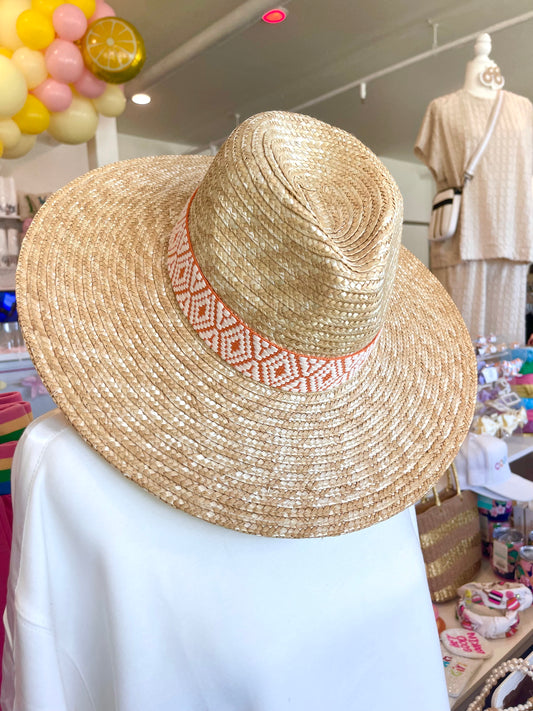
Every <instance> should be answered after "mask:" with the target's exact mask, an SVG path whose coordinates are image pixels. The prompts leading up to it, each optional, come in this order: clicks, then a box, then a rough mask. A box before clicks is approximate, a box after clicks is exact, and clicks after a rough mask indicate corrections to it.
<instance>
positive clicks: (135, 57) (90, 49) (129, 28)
mask: <svg viewBox="0 0 533 711" xmlns="http://www.w3.org/2000/svg"><path fill="white" fill-rule="evenodd" d="M81 51H82V54H83V60H84V62H85V66H86V67H87V68H88V69H90V71H91V72H92V73H93V74H94V75H95V76H97V77H98V78H99V79H103V80H104V81H106V82H109V83H111V84H122V83H123V82H125V81H130V80H131V79H133V77H135V76H137V74H138V73H139V72H140V71H141V68H142V66H143V64H144V60H145V59H146V52H145V49H144V42H143V38H142V37H141V35H140V34H139V33H138V31H137V30H136V28H135V27H134V26H133V25H132V24H131V23H130V22H126V20H123V19H122V18H120V17H105V18H102V19H100V20H96V22H93V23H92V24H91V25H89V29H88V30H87V32H86V33H85V35H84V36H83V39H82V41H81Z"/></svg>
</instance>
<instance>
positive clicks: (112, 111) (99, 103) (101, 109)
mask: <svg viewBox="0 0 533 711" xmlns="http://www.w3.org/2000/svg"><path fill="white" fill-rule="evenodd" d="M92 102H93V104H94V108H95V109H96V110H97V111H98V113H99V114H102V116H120V114H121V113H122V112H123V111H124V109H125V108H126V97H125V96H124V94H123V92H122V89H121V88H120V87H119V86H117V85H116V84H108V85H107V86H106V88H105V90H104V93H103V94H100V96H99V97H98V98H97V99H93V100H92Z"/></svg>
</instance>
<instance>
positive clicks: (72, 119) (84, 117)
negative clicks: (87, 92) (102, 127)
mask: <svg viewBox="0 0 533 711" xmlns="http://www.w3.org/2000/svg"><path fill="white" fill-rule="evenodd" d="M97 128H98V114H97V113H96V110H95V108H94V106H93V105H92V103H91V100H90V99H86V98H85V97H83V96H79V95H78V94H74V96H73V98H72V103H71V105H70V106H69V107H68V109H66V110H65V111H60V112H58V113H51V114H50V125H49V126H48V133H49V134H50V135H51V136H53V137H54V138H55V139H56V141H60V142H61V143H69V144H71V145H73V144H77V143H85V142H86V141H90V140H91V138H93V136H94V134H95V133H96V129H97Z"/></svg>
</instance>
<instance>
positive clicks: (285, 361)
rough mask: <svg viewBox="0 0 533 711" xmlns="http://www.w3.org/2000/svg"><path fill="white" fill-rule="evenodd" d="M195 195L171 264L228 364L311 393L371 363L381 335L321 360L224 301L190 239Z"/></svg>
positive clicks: (185, 298) (197, 326)
mask: <svg viewBox="0 0 533 711" xmlns="http://www.w3.org/2000/svg"><path fill="white" fill-rule="evenodd" d="M193 198H194V195H193V196H192V197H191V198H190V200H189V202H188V203H187V205H186V207H185V208H184V210H183V212H182V214H181V216H180V219H179V220H178V223H177V225H176V227H175V229H174V232H173V234H172V236H171V238H170V242H169V251H168V268H169V274H170V280H171V282H172V287H173V290H174V294H175V295H176V299H177V301H178V304H179V305H180V307H181V309H182V311H183V313H184V314H185V316H186V317H187V319H188V321H189V323H190V324H191V326H192V327H193V328H194V330H195V331H196V332H197V333H198V335H199V336H200V338H201V339H202V340H203V341H204V342H205V343H207V345H208V346H209V347H210V348H212V349H213V350H214V351H215V353H217V354H218V355H219V356H220V357H221V358H222V359H223V360H224V361H226V363H229V364H230V365H232V366H233V367H234V368H236V369H237V370H239V371H240V372H241V373H243V374H244V375H247V376H249V377H250V378H252V379H253V380H256V381H257V382H259V383H263V384H264V385H269V386H271V387H275V388H281V389H282V390H290V391H292V392H299V393H309V392H318V391H322V390H328V389H329V388H332V387H335V386H337V385H340V384H341V383H344V382H345V381H346V380H348V379H349V378H350V377H351V375H352V374H353V373H355V372H356V371H357V370H358V369H359V368H360V367H361V366H362V364H363V363H364V362H365V361H366V359H367V358H368V356H369V354H370V352H371V351H372V349H373V347H374V346H375V344H376V342H377V339H378V337H379V334H378V335H377V336H376V337H375V338H374V339H373V340H372V341H371V342H370V343H369V344H368V345H367V346H366V347H365V348H363V349H362V350H360V351H358V352H357V353H352V354H349V355H345V356H340V357H333V358H320V357H315V356H308V355H302V354H299V353H294V352H293V351H290V350H287V349H286V348H283V347H281V346H279V345H277V344H275V343H272V342H271V341H269V340H268V339H267V338H265V337H264V336H261V335H260V334H258V333H256V332H255V331H254V330H253V329H251V328H250V327H249V326H248V325H247V324H245V323H244V322H243V321H241V319H240V318H239V317H238V316H237V315H236V314H234V313H233V312H232V311H231V310H230V309H229V308H228V307H227V306H226V305H225V304H224V303H223V301H222V300H221V299H220V297H219V296H218V295H217V294H216V293H215V291H214V290H213V288H212V287H211V285H210V284H209V282H208V281H207V279H206V278H205V277H204V275H203V274H202V271H201V269H200V266H199V265H198V262H197V261H196V258H195V256H194V252H193V249H192V245H191V240H190V237H189V227H188V217H189V208H190V205H191V203H192V200H193Z"/></svg>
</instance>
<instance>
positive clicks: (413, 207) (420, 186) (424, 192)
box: [380, 156, 435, 266]
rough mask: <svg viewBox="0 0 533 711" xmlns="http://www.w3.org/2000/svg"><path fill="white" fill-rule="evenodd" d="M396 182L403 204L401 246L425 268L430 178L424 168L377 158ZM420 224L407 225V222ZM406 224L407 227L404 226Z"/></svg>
mask: <svg viewBox="0 0 533 711" xmlns="http://www.w3.org/2000/svg"><path fill="white" fill-rule="evenodd" d="M380 160H382V161H383V163H384V164H385V165H386V166H387V168H388V169H389V170H390V172H391V174H392V176H393V178H394V179H395V180H396V182H397V183H398V187H399V188H400V192H401V193H402V196H403V201H404V214H403V219H404V227H403V234H402V243H403V244H404V246H405V247H407V249H409V250H411V252H413V254H414V255H415V256H417V257H418V259H420V261H421V262H423V263H424V264H425V265H426V266H427V265H428V257H429V251H428V241H427V224H428V222H429V215H430V209H431V200H432V198H433V194H434V193H435V183H434V181H433V177H432V175H431V173H430V172H429V170H428V169H427V168H426V166H424V165H422V164H421V163H414V162H413V163H411V162H408V161H403V160H396V159H394V158H387V157H383V156H381V157H380ZM413 222H417V223H423V224H417V225H413V224H409V223H413ZM405 223H407V224H405Z"/></svg>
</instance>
